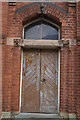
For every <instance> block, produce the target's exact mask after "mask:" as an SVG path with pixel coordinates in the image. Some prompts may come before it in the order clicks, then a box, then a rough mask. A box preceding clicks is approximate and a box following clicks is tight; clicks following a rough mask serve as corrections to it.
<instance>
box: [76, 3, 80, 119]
mask: <svg viewBox="0 0 80 120" xmlns="http://www.w3.org/2000/svg"><path fill="white" fill-rule="evenodd" d="M76 11H77V44H78V46H77V60H76V62H77V72H76V84H77V91H76V94H77V106H76V109H77V117H78V119H80V2H78V3H77V7H76Z"/></svg>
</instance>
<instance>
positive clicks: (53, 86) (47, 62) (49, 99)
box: [40, 50, 58, 114]
mask: <svg viewBox="0 0 80 120" xmlns="http://www.w3.org/2000/svg"><path fill="white" fill-rule="evenodd" d="M40 112H44V113H55V114H56V113H58V54H57V51H53V50H42V51H41V85H40Z"/></svg>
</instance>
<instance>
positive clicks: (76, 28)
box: [2, 2, 80, 118]
mask: <svg viewBox="0 0 80 120" xmlns="http://www.w3.org/2000/svg"><path fill="white" fill-rule="evenodd" d="M26 4H27V5H28V4H29V3H25V2H21V3H20V2H14V3H7V2H6V3H3V18H4V19H3V31H2V35H3V43H4V44H3V111H19V99H20V98H19V96H20V67H21V47H14V46H8V45H6V41H7V37H8V38H9V37H10V38H22V37H23V36H22V33H23V26H24V25H25V24H27V23H28V22H30V21H32V20H35V19H37V18H40V17H43V18H45V19H49V20H50V21H52V22H54V23H56V24H58V25H59V26H60V28H61V39H63V40H66V39H68V40H69V41H71V40H72V39H73V40H77V41H79V40H80V2H79V3H76V4H75V3H55V4H56V5H58V7H56V5H52V4H45V9H44V11H43V13H41V11H40V7H39V6H40V5H38V4H39V3H37V4H32V5H29V6H26V7H25V9H24V7H23V6H24V5H26ZM4 8H6V9H4ZM19 8H20V9H19ZM15 11H16V12H15ZM75 58H76V59H75ZM60 64H61V71H60V73H61V75H60V78H61V79H60V80H61V81H60V88H61V89H60V112H69V113H77V117H78V118H79V117H80V112H79V111H80V96H79V95H80V86H79V83H80V81H79V80H80V78H79V77H80V69H79V66H80V46H79V42H77V46H74V45H68V44H67V45H64V46H63V47H62V48H61V63H60ZM13 98H14V99H13ZM76 98H77V100H76Z"/></svg>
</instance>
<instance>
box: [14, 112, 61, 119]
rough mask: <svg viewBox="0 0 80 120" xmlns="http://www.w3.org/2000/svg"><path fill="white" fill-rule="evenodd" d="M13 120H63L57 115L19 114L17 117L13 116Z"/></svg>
mask: <svg viewBox="0 0 80 120" xmlns="http://www.w3.org/2000/svg"><path fill="white" fill-rule="evenodd" d="M15 118H18V119H21V120H25V119H29V120H37V119H38V120H48V119H49V120H53V119H54V120H63V118H61V117H59V115H54V114H41V113H20V114H19V115H17V116H15Z"/></svg>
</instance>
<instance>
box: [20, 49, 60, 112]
mask: <svg viewBox="0 0 80 120" xmlns="http://www.w3.org/2000/svg"><path fill="white" fill-rule="evenodd" d="M57 71H58V55H57V51H55V50H39V49H32V50H31V49H29V50H24V55H23V76H22V81H23V82H22V112H44V113H54V114H55V113H58V72H57Z"/></svg>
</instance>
